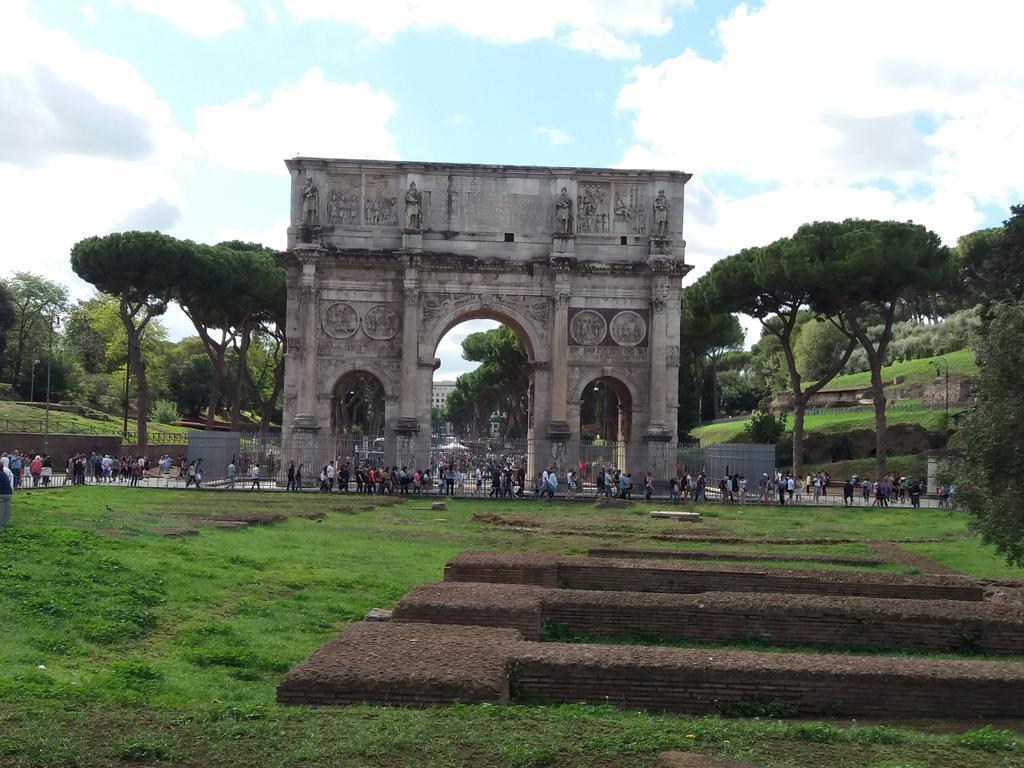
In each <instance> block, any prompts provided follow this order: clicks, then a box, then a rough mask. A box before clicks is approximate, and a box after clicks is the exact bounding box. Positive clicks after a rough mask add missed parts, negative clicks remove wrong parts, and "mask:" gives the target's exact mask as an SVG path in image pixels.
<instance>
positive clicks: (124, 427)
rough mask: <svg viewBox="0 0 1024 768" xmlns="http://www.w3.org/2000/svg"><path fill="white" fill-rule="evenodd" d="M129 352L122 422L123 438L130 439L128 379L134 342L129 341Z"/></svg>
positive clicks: (126, 360)
mask: <svg viewBox="0 0 1024 768" xmlns="http://www.w3.org/2000/svg"><path fill="white" fill-rule="evenodd" d="M127 344H128V354H127V357H126V358H125V361H124V407H123V410H122V417H123V421H122V424H121V440H122V441H125V442H127V440H128V381H129V379H130V377H131V375H132V342H131V340H130V339H129V340H128V342H127Z"/></svg>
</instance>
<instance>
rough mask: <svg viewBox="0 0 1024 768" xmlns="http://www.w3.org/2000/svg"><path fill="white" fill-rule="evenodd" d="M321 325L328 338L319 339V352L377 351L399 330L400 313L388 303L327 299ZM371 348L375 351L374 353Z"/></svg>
mask: <svg viewBox="0 0 1024 768" xmlns="http://www.w3.org/2000/svg"><path fill="white" fill-rule="evenodd" d="M320 324H321V326H322V327H323V329H324V333H325V334H326V336H327V338H321V340H320V343H319V344H318V345H317V352H318V353H319V354H321V355H351V354H362V352H361V351H359V350H362V349H363V348H364V347H365V349H366V351H367V353H368V354H380V350H383V349H385V347H387V346H389V345H382V344H381V342H390V341H391V340H392V339H394V338H395V337H396V336H398V334H399V332H400V331H401V329H402V318H401V315H399V313H398V312H397V311H396V310H395V309H394V308H392V307H390V306H388V305H387V304H371V303H363V302H354V303H349V302H347V301H330V302H327V303H326V304H325V305H324V306H323V308H322V309H321V315H320ZM374 350H378V351H377V352H376V353H375V352H374Z"/></svg>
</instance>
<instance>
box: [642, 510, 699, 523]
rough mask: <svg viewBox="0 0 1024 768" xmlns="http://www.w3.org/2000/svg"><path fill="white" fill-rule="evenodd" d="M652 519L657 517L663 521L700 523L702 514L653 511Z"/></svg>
mask: <svg viewBox="0 0 1024 768" xmlns="http://www.w3.org/2000/svg"><path fill="white" fill-rule="evenodd" d="M651 517H655V518H658V519H661V520H679V521H680V522H683V523H699V522H700V512H681V511H677V510H674V509H655V510H652V511H651Z"/></svg>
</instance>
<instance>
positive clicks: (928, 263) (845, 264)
mask: <svg viewBox="0 0 1024 768" xmlns="http://www.w3.org/2000/svg"><path fill="white" fill-rule="evenodd" d="M792 243H793V248H794V250H795V252H796V254H797V257H796V258H797V260H798V261H801V262H803V263H804V264H805V266H806V267H807V268H808V269H812V270H814V269H818V270H827V273H828V275H829V279H830V280H831V282H832V284H833V285H834V286H835V287H836V289H835V290H829V291H815V292H814V294H813V296H812V297H811V309H812V310H813V311H815V312H816V313H817V314H819V315H821V316H823V317H827V318H830V319H831V320H832V321H833V323H834V325H835V327H836V328H837V329H839V330H840V331H841V332H842V333H843V334H844V335H845V336H846V337H847V338H848V339H849V340H850V342H851V343H856V344H859V345H860V346H861V348H862V349H863V350H864V353H865V355H866V356H867V362H868V369H869V371H870V372H871V390H872V399H873V401H874V406H875V474H876V477H883V476H884V475H885V474H886V454H887V449H888V442H887V439H886V413H885V406H886V395H885V384H884V382H883V381H882V374H881V371H882V366H884V365H885V363H886V358H887V354H888V348H889V343H890V342H891V341H892V338H893V326H894V324H895V322H896V319H897V316H898V314H899V310H900V308H901V307H905V306H907V305H908V304H913V303H914V302H915V300H916V299H917V298H919V297H921V296H926V295H930V294H931V293H933V292H934V291H936V290H940V289H942V288H948V287H950V286H951V285H952V283H953V276H954V263H953V258H952V253H951V252H950V250H949V249H948V248H946V247H945V246H944V245H942V241H941V240H940V239H939V236H938V235H937V234H935V233H934V232H932V231H931V230H929V229H926V228H925V227H923V226H921V225H920V224H914V223H913V222H899V221H875V220H865V219H847V220H845V221H842V222H832V221H826V222H815V223H814V224H805V225H804V226H802V227H800V228H799V229H798V230H797V232H796V234H795V235H793V237H792ZM872 326H879V330H878V332H877V333H872V332H871V328H872ZM794 443H795V440H794Z"/></svg>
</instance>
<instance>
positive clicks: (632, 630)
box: [278, 553, 1024, 718]
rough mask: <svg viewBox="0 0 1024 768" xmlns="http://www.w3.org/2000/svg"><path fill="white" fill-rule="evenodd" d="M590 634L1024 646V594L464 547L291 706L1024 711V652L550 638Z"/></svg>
mask: <svg viewBox="0 0 1024 768" xmlns="http://www.w3.org/2000/svg"><path fill="white" fill-rule="evenodd" d="M545 627H547V628H550V627H557V628H560V629H563V630H566V631H567V632H569V633H574V634H581V635H608V636H614V635H638V634H649V635H652V636H658V637H665V638H672V637H676V638H685V639H686V640H707V641H736V640H744V639H749V638H752V637H754V638H757V639H758V640H759V641H760V642H764V643H776V644H790V643H821V644H828V645H833V646H849V647H872V648H877V649H882V650H888V649H894V648H901V647H902V648H915V649H920V650H928V651H964V650H969V651H973V652H978V653H985V654H988V655H991V656H997V655H1006V654H1022V653H1024V631H1022V630H1024V606H1022V605H1021V604H1019V603H1016V602H996V601H990V600H986V599H985V592H984V588H983V586H982V585H981V584H979V583H978V582H976V581H974V580H972V579H969V578H966V577H963V576H956V575H945V574H927V575H914V576H911V575H902V574H888V573H886V574H882V573H859V572H858V573H855V572H838V571H811V570H808V571H804V570H765V569H758V568H751V567H744V566H729V567H716V566H713V565H711V564H706V565H705V566H699V565H693V564H686V563H681V562H672V561H669V562H660V561H652V560H644V559H637V560H629V559H621V558H608V557H599V558H584V557H560V556H557V555H547V554H535V553H463V554H461V555H458V556H456V557H455V558H453V559H452V560H451V561H449V563H448V565H447V566H446V567H445V582H444V583H439V584H426V585H423V586H421V587H418V588H416V589H414V590H412V591H410V592H409V593H408V594H407V595H406V596H405V597H404V598H403V599H402V600H401V601H400V603H399V604H398V606H397V608H396V609H395V612H394V617H393V621H392V622H390V623H383V624H359V625H353V626H350V627H349V628H348V629H346V630H345V631H344V632H342V633H341V634H340V635H338V636H337V637H335V638H334V639H332V640H331V641H329V642H328V643H326V644H325V645H324V646H323V647H321V648H320V649H319V650H317V651H316V652H315V653H314V654H313V655H312V656H310V657H309V658H308V659H306V660H305V661H304V662H302V663H301V664H299V665H298V666H296V667H295V668H293V669H292V670H291V671H289V672H288V673H287V674H286V675H285V676H284V678H283V680H282V681H281V683H280V685H279V687H278V700H279V701H280V702H282V703H286V704H306V705H323V704H355V703H364V702H365V703H373V704H390V705H402V706H428V705H439V704H446V703H451V702H456V701H458V702H464V703H481V702H491V703H507V702H511V701H518V702H546V703H562V702H586V703H595V704H597V703H600V704H608V703H611V704H616V705H619V706H623V707H631V708H644V709H650V710H656V711H670V712H682V713H701V712H722V711H728V710H729V708H730V707H733V706H736V705H743V704H744V703H749V702H751V701H752V700H754V701H757V700H772V701H778V702H784V703H785V704H786V705H788V707H789V708H790V710H791V711H792V712H793V713H794V714H801V715H818V716H821V715H837V716H840V715H842V716H853V717H868V716H872V717H894V718H899V717H911V716H913V717H917V716H925V717H978V718H1013V717H1024V664H1021V663H1019V662H1016V661H1009V660H1006V661H1003V660H998V659H970V658H960V659H931V658H886V657H882V656H846V655H842V656H839V655H831V654H814V653H772V652H751V651H725V650H718V649H715V650H708V649H693V648H681V647H680V648H677V647H665V646H650V645H648V646H644V645H603V644H602V645H596V644H584V643H563V642H538V640H539V639H541V638H542V636H543V634H544V629H545Z"/></svg>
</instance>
